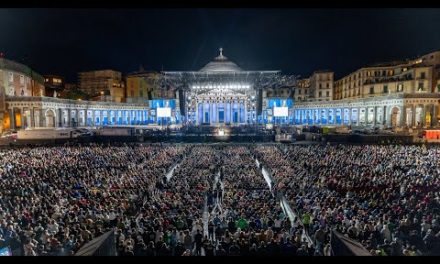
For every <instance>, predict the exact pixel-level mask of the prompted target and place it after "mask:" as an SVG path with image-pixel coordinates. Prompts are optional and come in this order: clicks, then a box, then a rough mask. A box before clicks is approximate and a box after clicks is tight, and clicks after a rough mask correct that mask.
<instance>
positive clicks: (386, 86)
mask: <svg viewBox="0 0 440 264" xmlns="http://www.w3.org/2000/svg"><path fill="white" fill-rule="evenodd" d="M383 93H388V85H384V86H383Z"/></svg>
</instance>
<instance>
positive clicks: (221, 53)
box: [219, 47, 223, 57]
mask: <svg viewBox="0 0 440 264" xmlns="http://www.w3.org/2000/svg"><path fill="white" fill-rule="evenodd" d="M219 50H220V57H223V48H222V47H220V49H219Z"/></svg>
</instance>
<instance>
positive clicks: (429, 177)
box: [256, 145, 440, 256]
mask: <svg viewBox="0 0 440 264" xmlns="http://www.w3.org/2000/svg"><path fill="white" fill-rule="evenodd" d="M256 152H257V153H258V154H260V155H258V156H260V157H261V158H262V159H263V160H264V162H265V164H267V165H268V166H269V167H270V168H271V170H272V171H273V178H274V181H275V183H276V185H275V189H276V190H277V191H280V192H282V193H284V194H285V195H286V197H287V198H288V199H289V200H290V204H292V205H294V207H295V209H296V210H297V213H298V215H299V216H300V219H301V221H302V223H303V225H304V227H305V228H306V230H307V232H308V234H309V235H310V237H311V238H312V239H313V240H314V242H315V247H316V248H317V250H318V251H320V252H321V253H322V254H326V250H328V248H329V242H330V231H331V230H332V229H335V230H337V231H339V232H340V233H342V234H345V235H347V236H348V237H349V238H352V239H354V240H356V241H359V242H361V243H362V244H363V245H364V246H365V248H366V249H367V250H368V251H370V253H371V254H372V255H380V256H384V255H393V256H396V255H397V256H414V255H440V206H439V205H440V185H439V184H440V177H439V176H440V175H439V174H440V167H439V165H440V164H439V154H440V148H439V147H437V146H431V147H425V146H403V145H388V146H378V145H356V146H355V145H326V146H321V145H308V146H290V147H278V146H263V147H257V149H256Z"/></svg>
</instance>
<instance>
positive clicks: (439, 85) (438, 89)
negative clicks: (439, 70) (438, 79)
mask: <svg viewBox="0 0 440 264" xmlns="http://www.w3.org/2000/svg"><path fill="white" fill-rule="evenodd" d="M437 92H439V93H440V84H438V85H437Z"/></svg>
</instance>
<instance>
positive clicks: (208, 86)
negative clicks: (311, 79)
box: [0, 52, 440, 132]
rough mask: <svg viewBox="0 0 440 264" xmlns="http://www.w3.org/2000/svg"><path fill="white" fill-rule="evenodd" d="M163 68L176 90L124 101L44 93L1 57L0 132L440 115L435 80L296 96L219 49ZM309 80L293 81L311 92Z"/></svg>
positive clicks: (391, 120)
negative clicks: (198, 60) (189, 63)
mask: <svg viewBox="0 0 440 264" xmlns="http://www.w3.org/2000/svg"><path fill="white" fill-rule="evenodd" d="M161 76H162V77H163V78H164V79H166V80H168V81H167V82H166V83H167V84H168V85H169V86H173V85H174V86H175V87H171V89H170V91H173V93H174V95H175V96H174V98H169V97H168V98H148V99H145V100H125V102H114V101H112V102H105V101H86V100H68V99H61V98H55V97H47V96H45V94H44V86H43V83H44V79H43V78H42V77H41V76H40V75H38V74H36V73H35V72H33V71H32V70H31V69H30V68H28V67H27V66H25V65H22V64H19V63H16V62H12V61H9V60H6V59H1V60H0V119H1V122H0V124H1V126H0V132H4V131H7V130H16V129H28V128H57V127H96V126H110V125H148V124H182V123H184V122H188V121H193V124H196V125H201V124H205V125H206V124H209V125H249V124H257V123H258V124H267V123H272V124H290V125H319V126H352V127H384V126H385V127H396V128H398V127H433V126H437V125H438V119H439V102H440V92H439V91H438V90H437V89H435V86H434V85H433V84H432V87H434V88H433V89H424V90H420V91H406V90H402V91H398V90H396V91H394V92H393V93H390V92H388V93H381V94H378V95H373V96H368V97H356V98H354V97H348V98H341V99H336V100H327V99H326V100H321V101H320V100H309V99H310V98H309V99H308V101H305V100H294V99H295V98H296V97H295V94H296V93H295V91H294V90H292V89H291V87H290V88H286V87H285V86H282V85H280V83H279V80H283V79H285V78H284V75H282V74H281V73H280V71H252V72H248V71H243V70H241V68H239V67H238V66H237V65H236V64H235V63H233V62H231V61H229V60H228V59H227V58H226V57H225V56H223V54H222V53H221V52H220V55H219V56H218V57H216V58H215V59H214V61H212V62H210V63H208V64H207V65H206V66H205V67H204V68H202V69H201V70H200V71H197V72H162V73H161ZM417 76H418V75H416V78H417ZM430 76H431V75H430ZM432 76H437V75H436V74H434V73H433V74H432ZM433 79H435V80H437V79H436V78H434V77H433ZM326 80H327V79H326ZM432 83H434V81H432ZM297 84H298V83H297ZM178 85H180V86H178ZM177 86H178V87H177ZM336 86H337V85H336ZM179 87H181V88H179ZM307 87H308V86H305V87H296V88H294V89H303V90H304V91H303V93H306V92H307V93H308V91H306V90H307V89H309V88H307ZM332 87H333V86H329V88H332ZM321 88H322V89H327V86H326V85H324V86H322V87H321ZM162 89H163V88H162ZM179 89H181V90H182V89H183V90H182V91H180V90H179ZM317 89H319V86H318V88H317ZM335 89H337V87H335ZM275 90H276V91H275ZM278 90H279V91H278ZM319 91H320V90H319ZM319 91H318V95H319ZM335 91H336V90H335ZM158 94H160V93H158ZM336 95H337V92H336ZM325 96H327V95H325ZM275 108H278V110H279V109H281V108H284V109H286V108H288V109H286V110H288V111H285V112H284V113H288V114H286V115H285V116H283V117H282V118H277V117H276V115H275V112H276V111H275V110H276V109H275ZM164 109H168V110H169V112H167V113H168V114H167V116H166V117H163V116H161V115H162V114H163V113H162V114H160V112H161V111H160V110H164Z"/></svg>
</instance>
